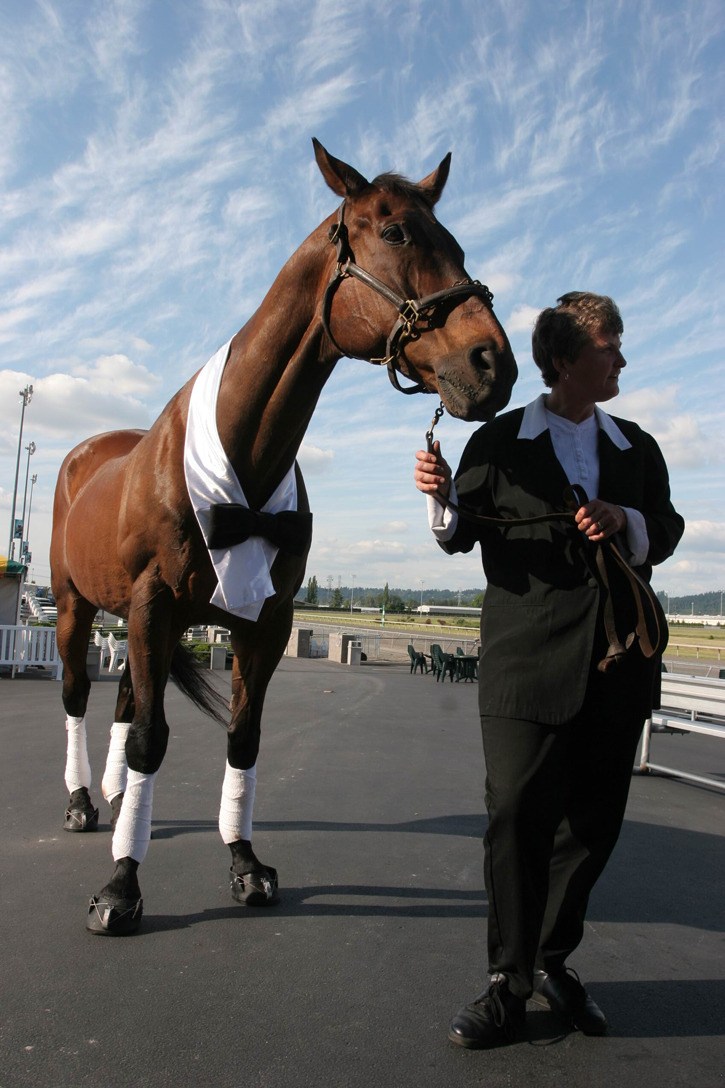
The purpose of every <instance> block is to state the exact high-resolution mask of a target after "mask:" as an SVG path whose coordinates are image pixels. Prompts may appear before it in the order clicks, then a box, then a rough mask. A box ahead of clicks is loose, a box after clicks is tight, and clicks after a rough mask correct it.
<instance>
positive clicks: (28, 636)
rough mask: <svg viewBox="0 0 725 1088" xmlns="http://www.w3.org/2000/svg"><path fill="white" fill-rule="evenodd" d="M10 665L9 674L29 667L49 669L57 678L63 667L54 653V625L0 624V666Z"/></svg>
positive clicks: (55, 645) (56, 648)
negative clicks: (10, 671) (10, 670)
mask: <svg viewBox="0 0 725 1088" xmlns="http://www.w3.org/2000/svg"><path fill="white" fill-rule="evenodd" d="M3 665H4V666H10V668H11V669H12V675H13V676H14V675H15V673H16V672H25V670H26V668H28V667H30V666H34V667H42V668H44V669H52V670H53V673H54V676H55V679H56V680H60V678H61V676H62V673H63V666H62V664H61V660H60V657H59V655H58V645H57V642H56V638H55V627H28V626H10V625H2V626H0V666H3Z"/></svg>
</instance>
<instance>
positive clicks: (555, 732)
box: [415, 291, 684, 1047]
mask: <svg viewBox="0 0 725 1088" xmlns="http://www.w3.org/2000/svg"><path fill="white" fill-rule="evenodd" d="M622 332H623V324H622V319H621V316H620V314H619V310H618V309H617V307H616V305H615V303H614V302H613V301H612V300H611V299H610V298H607V297H606V296H600V295H593V294H589V293H587V292H579V291H575V292H571V293H569V294H566V295H563V296H562V297H561V298H560V299H559V300H558V304H557V306H556V307H552V308H549V309H546V310H544V311H543V312H542V313H541V314H540V315H539V318H538V320H537V322H536V326H535V328H534V332H533V338H532V350H533V357H534V360H535V362H536V364H537V365H538V366H539V368H540V370H541V373H542V377H543V380H544V383H545V384H546V386H547V387H548V389H549V392H548V393H545V394H542V396H541V397H539V398H538V399H537V400H536V401H534V402H533V403H531V404H529V405H528V406H527V407H526V408H519V409H516V410H514V411H512V412H508V413H506V414H505V415H503V416H501V417H499V418H498V419H496V420H494V421H493V422H491V423H489V424H487V425H486V426H484V427H482V428H481V429H480V430H478V431H477V432H476V433H475V434H474V435H473V436H472V438H471V439H470V441H469V443H468V445H467V447H466V449H465V451H464V454H463V457H462V459H461V464H460V466H459V468H458V472H457V473H456V478H455V483H453V482H452V481H451V471H450V468H449V466H448V465H447V463H446V462H445V460H444V459H443V458H442V456H441V453H440V447H439V444H438V443H437V442H436V443H434V445H433V449H432V451H425V450H420V451H419V452H418V453H417V455H416V468H415V482H416V486H417V487H418V488H419V490H420V491H422V492H423V493H424V494H426V495H427V496H428V504H429V520H430V524H431V528H432V530H433V533H434V535H435V536H436V538H437V540H438V542H439V544H440V545H441V547H442V548H444V550H445V551H447V552H450V553H454V552H468V551H470V550H471V548H472V547H473V546H474V544H476V543H478V544H480V546H481V554H482V559H483V569H484V573H485V576H486V582H487V588H486V594H485V600H484V606H483V610H482V615H481V662H480V669H479V709H480V713H481V729H482V733H483V746H484V756H485V761H486V789H485V798H486V806H487V809H488V814H489V823H488V829H487V832H486V835H485V839H484V874H485V882H486V890H487V893H488V900H489V910H488V958H489V965H488V969H489V975H490V983H489V986H488V989H487V990H486V991H485V992H484V993H483V994H481V995H480V997H478V998H476V1000H475V1001H473V1002H472V1003H471V1004H469V1005H467V1006H465V1007H464V1008H462V1009H461V1010H460V1011H459V1012H458V1014H457V1015H456V1016H455V1017H454V1019H453V1021H452V1023H451V1027H450V1031H449V1038H450V1039H451V1040H452V1041H453V1042H454V1043H457V1044H458V1045H460V1046H465V1047H490V1046H496V1045H499V1044H501V1043H507V1042H512V1041H514V1040H515V1039H517V1038H519V1037H520V1036H521V1035H522V1034H523V1030H524V1021H525V1007H526V1000H527V998H529V997H531V996H532V995H533V1000H534V1001H535V1002H537V1003H539V1004H542V1005H545V1006H547V1007H549V1008H551V1009H553V1010H554V1011H555V1012H556V1013H558V1014H560V1015H561V1016H562V1017H565V1018H566V1020H567V1021H568V1022H569V1023H570V1024H572V1025H573V1026H575V1027H577V1028H579V1029H580V1030H582V1031H583V1032H585V1033H587V1034H594V1035H601V1034H604V1033H605V1032H606V1029H607V1021H606V1018H605V1016H604V1014H603V1013H602V1011H601V1010H600V1009H599V1008H598V1007H597V1005H596V1004H595V1003H594V1001H593V1000H592V998H591V997H590V996H589V994H588V993H587V991H586V990H585V989H584V987H583V986H582V985H581V983H580V982H579V981H578V978H577V977H576V976H575V975H574V974H572V973H571V971H570V969H568V968H567V966H566V961H567V959H568V957H569V956H570V954H571V953H572V952H573V951H574V949H575V948H576V947H577V946H578V944H579V942H580V941H581V938H582V934H583V927H584V918H585V912H586V908H587V903H588V899H589V894H590V892H591V889H592V888H593V886H594V884H595V882H596V880H597V879H598V877H599V875H600V874H601V872H602V870H603V868H604V866H605V864H606V862H607V860H608V858H609V855H610V854H611V851H612V849H613V847H614V845H615V843H616V841H617V838H618V836H619V832H620V829H621V825H622V820H623V818H624V809H625V805H626V801H627V794H628V792H629V782H630V778H631V773H632V766H633V762H634V756H635V750H636V746H637V742H638V739H639V736H640V733H641V730H642V726H643V724H644V721H645V719H646V718H647V716H648V715H649V713H650V712H651V709H652V707H653V706H656V705H658V703H657V698H658V692H659V674H660V670H661V660H660V657H659V655H658V654H655V655H654V656H651V657H647V656H645V653H643V652H642V648H641V646H640V645H639V644H638V641H637V639H635V640H634V642H633V644H632V645H631V648H630V649H629V650H628V651H627V652H626V653H624V654H621V655H616V656H614V657H612V656H611V650H609V647H608V641H609V640H608V638H607V634H606V632H605V623H604V609H605V606H606V604H607V593H608V590H607V582H606V580H605V579H603V577H602V568H601V567H599V566H598V565H597V563H596V562H595V553H596V550H597V549H596V545H599V544H602V543H603V542H607V541H611V542H614V540H615V539H616V543H617V546H618V548H619V550H620V551H621V552H622V553H624V555H625V556H626V558H627V559H628V561H629V564H630V566H631V567H632V568H633V569H634V570H635V572H636V574H637V575H639V577H640V578H642V579H644V580H646V581H648V580H649V577H650V574H651V568H652V564H654V563H661V562H662V561H663V560H664V559H666V558H667V557H668V556H670V555H671V554H672V552H673V551H674V549H675V547H676V545H677V542H678V541H679V539H680V537H681V535H682V532H683V529H684V522H683V520H682V518H681V517H680V516H679V514H677V512H676V511H675V509H674V508H673V506H672V503H671V502H670V490H669V480H668V475H667V468H666V465H665V462H664V460H663V458H662V454H661V453H660V450H659V448H658V446H657V444H656V442H655V441H654V439H653V438H652V437H651V436H650V435H648V434H646V433H645V432H644V431H642V430H640V428H639V427H638V426H637V425H636V424H635V423H631V422H628V421H626V420H622V419H615V418H613V417H611V416H608V415H606V414H605V413H604V412H602V411H601V410H600V409H599V408H597V407H596V405H597V403H599V402H603V401H608V400H611V399H612V398H613V397H615V396H616V395H617V393H618V392H619V376H620V372H621V371H622V369H623V368H624V367H625V366H626V365H627V364H626V360H625V359H624V357H623V355H622V352H621V335H622ZM571 485H578V486H579V487H580V488H583V490H584V492H586V494H587V495H588V496H589V499H588V501H583V500H581V501H580V503H579V504H578V508H577V509H576V510H575V513H574V517H573V519H571V518H570V519H568V520H567V519H565V518H561V517H559V519H558V520H556V519H555V520H542V521H537V522H534V523H533V524H528V525H510V526H507V525H503V526H501V525H486V524H482V523H480V522H478V523H477V522H476V521H475V520H472V519H470V517H468V518H467V517H466V516H465V515H466V514H473V515H474V517H494V518H506V519H520V518H530V517H535V516H538V515H546V514H552V513H559V514H561V512H562V511H565V510H566V498H565V495H566V492H567V489H568V488H570V486H571ZM439 500H442V501H439ZM448 501H450V502H453V503H455V504H456V505H460V509H461V513H460V516H459V515H457V514H456V512H455V511H454V510H452V509H451V508H450V507H449V506H447V502H448ZM621 588H622V587H616V586H615V587H613V590H614V592H615V594H618V595H619V596H621ZM623 620H624V627H625V629H626V631H630V630H631V629H633V627H634V624H635V617H634V614H633V612H632V610H631V609H630V610H629V611H627V610H625V615H624V617H622V616H621V615H620V617H619V620H618V622H619V623H620V625H621V624H622V622H623ZM608 651H609V654H610V656H607V655H608ZM660 652H661V650H660ZM612 663H613V664H612ZM609 665H612V667H608V666H609Z"/></svg>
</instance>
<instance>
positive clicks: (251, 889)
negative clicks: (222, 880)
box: [229, 866, 279, 907]
mask: <svg viewBox="0 0 725 1088" xmlns="http://www.w3.org/2000/svg"><path fill="white" fill-rule="evenodd" d="M229 875H230V877H231V880H230V883H229V886H230V888H231V892H232V899H236V901H237V903H242V904H244V906H245V907H272V906H274V904H275V903H279V891H278V884H277V870H276V869H273V868H272V867H271V866H267V867H266V868H265V869H264V870H263V871H261V872H256V873H242V874H241V875H240V874H239V873H235V872H234V870H233V869H230V870H229Z"/></svg>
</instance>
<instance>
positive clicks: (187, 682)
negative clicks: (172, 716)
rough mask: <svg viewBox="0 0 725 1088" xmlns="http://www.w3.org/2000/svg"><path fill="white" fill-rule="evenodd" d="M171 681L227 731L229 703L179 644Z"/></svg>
mask: <svg viewBox="0 0 725 1088" xmlns="http://www.w3.org/2000/svg"><path fill="white" fill-rule="evenodd" d="M170 675H171V679H172V680H173V681H174V683H175V684H176V685H177V686H178V687H179V688H180V689H181V691H182V692H183V693H184V695H186V697H187V698H188V699H191V701H192V703H193V704H194V705H195V706H198V707H199V710H203V712H204V713H205V714H208V715H209V717H210V718H214V720H215V721H217V722H219V724H220V725H223V726H224V728H225V729H226V728H227V726H228V725H229V703H228V702H227V700H226V699H225V698H224V697H223V696H222V695H220V694H219V692H218V691H217V690H216V688H214V687H213V686H212V684H211V683H210V682H209V681H208V680H207V678H206V676H204V674H203V672H202V669H201V665H200V664H199V662H198V661H197V660H196V658H195V657H194V655H193V654H192V653H191V651H190V650H188V649H187V648H186V647H185V646H182V644H181V643H178V644H177V646H176V648H175V650H174V655H173V657H172V658H171V672H170Z"/></svg>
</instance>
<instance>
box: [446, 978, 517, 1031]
mask: <svg viewBox="0 0 725 1088" xmlns="http://www.w3.org/2000/svg"><path fill="white" fill-rule="evenodd" d="M525 1019H526V1002H525V1001H524V999H523V997H516V995H515V994H512V993H510V991H509V987H508V982H507V980H506V978H505V976H504V975H495V976H494V977H493V979H492V980H491V985H490V986H489V988H488V989H487V990H486V991H485V992H484V993H482V994H481V995H480V996H479V997H477V998H476V1000H475V1001H472V1002H471V1004H470V1005H465V1006H464V1007H463V1008H462V1009H459V1010H458V1012H457V1013H456V1015H455V1016H454V1017H453V1019H452V1020H451V1026H450V1028H449V1029H448V1038H449V1039H450V1040H451V1042H452V1043H456V1044H457V1045H458V1046H465V1047H468V1048H469V1049H476V1050H478V1049H483V1048H485V1047H494V1046H505V1045H506V1044H507V1043H515V1042H516V1040H517V1039H520V1038H521V1037H522V1036H523V1034H524V1023H525Z"/></svg>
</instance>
